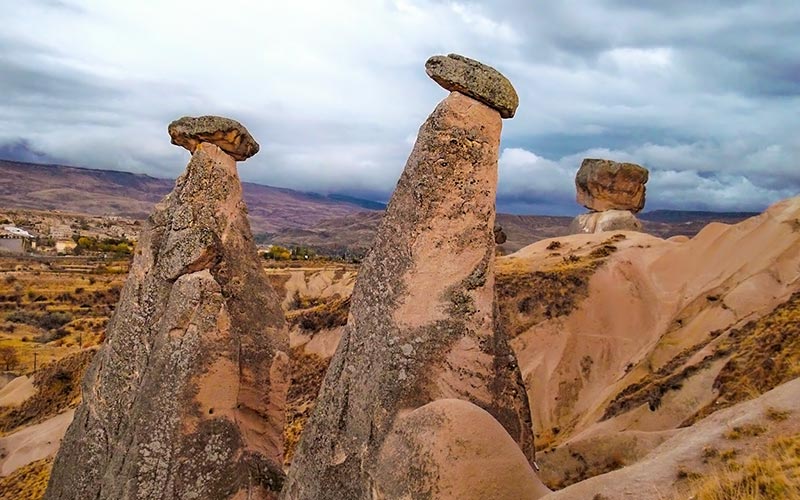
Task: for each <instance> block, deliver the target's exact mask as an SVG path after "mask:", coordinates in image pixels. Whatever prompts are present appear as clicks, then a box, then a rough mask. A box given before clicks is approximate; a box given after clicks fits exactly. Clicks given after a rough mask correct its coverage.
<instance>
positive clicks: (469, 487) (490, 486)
mask: <svg viewBox="0 0 800 500" xmlns="http://www.w3.org/2000/svg"><path fill="white" fill-rule="evenodd" d="M487 451H490V453H488V454H487ZM487 455H488V456H487ZM378 463H379V464H380V465H379V468H378V470H377V473H376V474H375V476H376V479H375V483H374V485H373V488H374V490H375V493H376V494H375V497H376V498H427V496H426V494H430V493H431V492H436V497H435V498H458V499H469V498H480V499H484V498H499V499H520V500H522V499H533V498H539V497H542V496H544V495H546V494H547V493H549V492H550V490H549V489H547V487H546V486H544V484H542V482H541V481H539V478H538V477H537V476H536V473H534V472H533V469H532V468H531V465H530V464H529V463H528V460H527V459H526V458H525V455H523V454H522V451H521V450H520V449H519V446H517V443H515V442H514V440H513V439H512V438H511V436H509V435H508V433H507V432H506V431H505V429H503V426H501V425H500V424H499V423H497V420H495V419H494V418H492V416H491V415H489V414H488V413H486V412H485V411H484V410H482V409H480V408H478V407H477V406H475V405H474V404H472V403H468V402H467V401H462V400H460V399H440V400H438V401H433V402H431V403H428V404H426V405H425V406H422V407H420V408H417V409H416V410H414V411H412V412H410V413H408V414H406V415H403V416H401V417H399V418H398V421H397V424H396V425H395V426H394V428H393V431H392V433H391V435H390V436H389V437H388V438H387V439H386V442H385V443H384V445H383V448H382V449H381V456H380V459H379V460H378ZM412 470H414V471H415V473H414V474H409V471H412Z"/></svg>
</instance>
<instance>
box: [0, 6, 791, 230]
mask: <svg viewBox="0 0 800 500" xmlns="http://www.w3.org/2000/svg"><path fill="white" fill-rule="evenodd" d="M0 11H2V12H3V29H2V30H1V31H0V158H6V159H18V160H28V161H38V162H58V163H65V164H72V165H77V166H85V167H91V168H105V169H115V170H128V171H134V172H141V173H147V174H151V175H154V176H158V177H174V176H176V175H178V173H179V172H180V171H181V170H182V169H183V167H184V166H185V163H186V161H187V158H188V153H186V151H184V150H183V149H180V148H177V147H175V146H172V145H170V143H169V137H168V136H167V133H166V126H167V124H168V123H169V122H170V121H171V120H173V119H175V118H177V117H179V116H183V115H200V114H219V115H224V116H229V117H231V118H235V119H237V120H239V121H241V122H242V123H244V124H245V125H246V126H247V127H248V129H249V130H250V131H251V133H252V134H253V135H254V136H255V137H256V139H257V140H258V141H259V142H260V143H261V146H262V149H261V153H259V154H258V155H257V156H255V157H254V158H251V159H250V160H248V161H247V162H246V163H243V164H240V172H241V175H242V177H243V178H244V179H245V180H249V181H254V182H261V183H266V184H270V185H275V186H284V187H290V188H295V189H301V190H304V191H319V192H326V193H327V192H337V193H347V194H352V195H357V196H362V197H366V198H370V199H377V200H382V201H385V200H386V199H388V197H389V195H390V193H391V190H392V189H393V187H394V185H395V182H396V180H397V178H398V176H399V174H400V171H401V170H402V168H403V165H404V163H405V160H406V157H407V156H408V153H409V152H410V149H411V146H412V144H413V141H414V138H415V136H416V132H417V129H418V128H419V126H420V124H421V123H422V122H423V121H424V120H425V118H426V117H427V115H428V113H430V111H431V110H432V109H433V108H434V106H435V105H436V103H437V102H438V101H439V100H441V99H442V98H444V97H445V96H446V92H445V91H444V90H443V89H442V88H440V87H439V86H438V85H436V84H435V83H434V82H433V81H432V80H430V79H428V78H427V76H426V75H425V71H424V62H425V60H426V59H427V57H428V56H430V55H433V54H442V53H444V54H446V53H450V52H456V53H460V54H463V55H466V56H469V57H473V58H475V59H479V60H481V61H483V62H485V63H487V64H490V65H492V66H494V67H496V68H497V69H499V70H500V71H501V72H503V73H504V74H505V75H506V76H508V77H509V79H510V80H511V81H512V82H513V83H514V85H515V87H516V89H517V91H518V93H519V95H520V108H519V110H518V111H517V115H516V117H515V118H513V119H511V120H505V121H504V130H503V144H502V148H501V155H500V186H499V194H498V203H499V206H500V209H501V210H504V211H513V212H517V213H538V214H572V213H577V212H578V211H579V210H580V207H579V206H578V205H577V204H576V203H575V202H574V184H573V179H574V174H575V171H576V170H577V168H578V166H579V165H580V161H581V159H582V158H584V157H603V158H610V159H615V160H624V161H633V162H636V163H639V164H642V165H644V166H646V167H648V168H649V169H650V172H651V177H650V182H649V183H648V205H647V209H656V208H676V209H713V210H760V209H763V208H764V207H766V206H767V205H769V204H770V203H772V202H774V201H777V200H779V199H781V198H785V197H788V196H793V195H795V194H797V193H798V192H800V165H799V164H798V158H800V133H798V125H800V113H799V111H800V29H799V28H798V27H800V2H798V1H797V0H769V1H767V0H751V1H738V0H716V1H703V2H698V1H689V0H670V1H660V0H564V1H533V0H529V1H522V0H519V1H513V0H499V1H497V0H495V1H485V2H468V1H435V0H393V1H389V0H387V1H382V0H363V1H334V0H305V1H303V2H291V1H285V0H282V1H273V0H261V1H257V0H250V1H246V0H226V1H225V2H220V1H219V0H214V1H211V0H138V1H127V2H122V1H119V2H118V1H103V0H24V1H19V0H0Z"/></svg>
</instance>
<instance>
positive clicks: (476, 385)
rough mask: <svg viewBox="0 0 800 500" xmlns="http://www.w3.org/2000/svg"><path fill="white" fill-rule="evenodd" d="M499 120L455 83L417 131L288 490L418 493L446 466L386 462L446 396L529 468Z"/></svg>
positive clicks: (330, 495) (333, 495)
mask: <svg viewBox="0 0 800 500" xmlns="http://www.w3.org/2000/svg"><path fill="white" fill-rule="evenodd" d="M456 62H458V61H456ZM473 68H475V66H473ZM478 70H479V71H495V70H493V69H491V68H488V67H487V66H483V65H480V67H479V68H478ZM473 71H474V69H473ZM464 80H465V81H471V80H473V79H471V78H464ZM475 80H477V81H487V78H478V79H475ZM512 90H513V89H512ZM512 114H513V113H512ZM501 128H502V125H501V115H500V112H499V111H498V110H497V109H494V108H492V107H489V105H487V104H484V103H483V102H480V101H478V100H475V99H473V98H471V97H468V96H466V95H464V94H462V93H460V92H457V91H454V92H452V93H451V94H450V95H449V96H448V97H447V98H445V99H444V100H443V101H442V102H441V103H439V105H438V106H437V107H436V109H435V110H434V111H433V113H432V114H431V115H430V116H429V117H428V119H427V121H426V122H425V123H424V124H423V125H422V127H421V128H420V131H419V135H418V138H417V142H416V144H415V145H414V149H413V151H412V152H411V155H410V157H409V159H408V162H407V163H406V167H405V170H404V172H403V174H402V176H401V178H400V180H399V182H398V184H397V187H396V189H395V192H394V194H393V196H392V199H391V201H390V203H389V206H388V208H387V211H386V214H385V216H384V218H383V220H382V222H381V224H380V227H379V229H378V233H377V236H376V239H375V243H374V246H373V249H372V251H371V252H370V254H369V255H368V256H367V258H366V259H365V261H364V263H363V265H362V267H361V269H360V271H359V275H358V281H357V283H356V286H355V289H354V292H353V299H352V306H351V309H350V317H349V320H348V326H347V328H346V330H345V333H344V334H343V337H342V340H341V342H340V344H339V347H338V349H337V351H336V354H335V355H334V357H333V359H332V361H331V364H330V367H329V369H328V372H327V375H326V377H325V380H324V382H323V386H322V389H321V393H320V396H319V399H318V401H317V405H316V407H315V410H314V413H313V414H312V416H311V418H310V419H309V422H308V423H307V425H306V427H305V429H304V433H303V436H302V438H301V442H300V445H299V449H298V452H297V454H296V455H295V458H294V461H293V464H292V468H291V470H290V472H289V477H288V479H287V486H286V488H285V489H284V491H283V497H284V498H290V499H303V500H311V499H342V498H347V499H364V498H400V497H402V498H406V497H407V498H412V497H413V498H417V497H418V496H419V495H420V494H421V493H420V491H418V489H419V488H426V487H429V486H430V480H432V479H433V478H435V476H436V474H437V467H438V466H439V465H440V466H441V467H446V464H444V463H441V464H438V465H437V464H434V463H431V464H428V465H427V468H426V469H425V470H424V471H423V467H422V464H414V465H415V466H416V470H417V473H418V474H420V475H424V476H425V479H423V478H416V477H412V475H413V474H414V472H413V469H412V470H406V471H405V472H406V473H407V474H401V475H402V476H403V477H401V478H400V479H397V478H396V477H394V476H393V475H392V474H391V473H390V472H391V469H392V467H390V466H389V465H390V464H389V463H388V462H387V460H391V457H392V456H394V455H395V453H394V452H395V451H396V449H397V447H396V446H395V444H396V442H397V441H398V439H400V440H401V441H402V438H401V437H398V433H399V434H400V435H402V433H403V432H404V431H403V430H402V429H403V428H406V430H407V425H404V424H403V419H404V416H407V415H408V414H409V413H412V412H414V410H416V409H419V408H421V407H424V406H425V405H427V404H428V403H431V402H435V401H439V400H444V399H456V400H462V402H463V403H464V404H467V405H475V406H478V407H480V408H476V410H478V411H480V409H483V410H485V412H488V414H489V415H491V417H493V418H494V419H496V420H497V422H499V424H500V425H501V426H502V427H500V429H504V430H505V432H507V433H508V434H509V435H510V436H511V437H512V438H513V439H510V440H511V442H516V443H517V444H518V446H519V447H520V448H521V449H522V452H523V453H520V452H519V450H517V453H519V457H522V460H523V465H524V469H525V470H530V467H529V466H528V464H527V463H526V462H525V458H526V457H527V459H528V460H530V459H531V458H532V454H533V437H532V431H531V421H530V409H529V407H528V400H527V397H526V395H525V390H524V388H523V386H522V384H521V377H520V372H519V368H518V367H517V364H516V358H515V357H514V354H513V352H512V351H511V349H510V348H509V346H508V343H507V341H506V337H505V335H504V334H503V332H499V331H495V323H494V317H495V296H494V276H495V275H494V253H495V233H494V222H495V193H496V186H497V160H498V148H499V144H500V132H501ZM437 412H438V410H437V411H433V412H432V413H430V412H427V413H424V414H432V415H437V414H439V413H437ZM448 414H450V413H448ZM455 414H460V413H458V412H456V413H455ZM409 425H410V424H409ZM392 435H395V438H391V436H392ZM393 443H395V444H393ZM422 455H425V453H422ZM396 472H397V471H395V475H396ZM417 479H419V480H417ZM426 485H427V486H426Z"/></svg>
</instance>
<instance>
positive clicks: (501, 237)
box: [494, 224, 508, 245]
mask: <svg viewBox="0 0 800 500" xmlns="http://www.w3.org/2000/svg"><path fill="white" fill-rule="evenodd" d="M506 241H508V237H507V236H506V233H505V232H504V231H503V226H501V225H500V224H495V225H494V242H495V243H497V244H498V245H502V244H503V243H505V242H506Z"/></svg>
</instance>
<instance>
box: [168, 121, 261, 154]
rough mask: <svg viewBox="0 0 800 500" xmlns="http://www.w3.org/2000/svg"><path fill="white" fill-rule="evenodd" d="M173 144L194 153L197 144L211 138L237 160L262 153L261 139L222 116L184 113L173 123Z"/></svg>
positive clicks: (209, 141)
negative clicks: (258, 140) (260, 151)
mask: <svg viewBox="0 0 800 500" xmlns="http://www.w3.org/2000/svg"><path fill="white" fill-rule="evenodd" d="M167 131H168V132H169V136H170V137H171V138H172V144H175V145H177V146H182V147H184V148H186V149H188V150H189V152H190V153H194V152H195V150H196V149H197V146H198V145H199V144H201V143H203V142H208V143H210V144H214V145H215V146H217V147H219V148H220V149H222V150H223V151H225V152H226V153H228V154H229V155H230V156H231V157H233V158H234V159H235V160H237V161H244V160H246V159H248V158H250V157H251V156H253V155H254V154H256V153H258V149H259V146H258V143H257V142H256V140H255V139H253V136H251V135H250V132H248V131H247V129H246V128H244V125H242V124H241V123H239V122H237V121H236V120H231V119H230V118H223V117H221V116H199V117H197V118H195V117H192V116H184V117H183V118H179V119H177V120H175V121H174V122H172V123H170V124H169V127H168V129H167Z"/></svg>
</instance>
